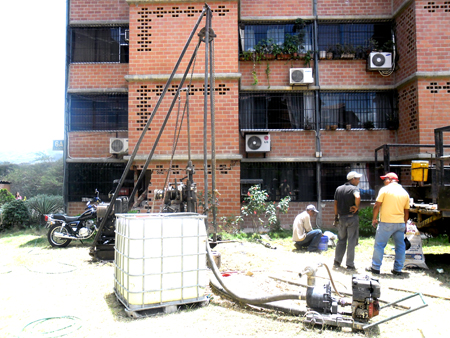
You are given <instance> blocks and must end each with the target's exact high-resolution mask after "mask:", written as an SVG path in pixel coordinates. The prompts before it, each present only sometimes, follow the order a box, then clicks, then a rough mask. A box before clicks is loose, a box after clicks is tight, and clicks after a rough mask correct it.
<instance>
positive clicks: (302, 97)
mask: <svg viewBox="0 0 450 338" xmlns="http://www.w3.org/2000/svg"><path fill="white" fill-rule="evenodd" d="M319 95H320V99H319V100H320V101H319V102H320V112H321V113H320V118H321V119H320V126H321V128H322V129H325V128H326V126H327V125H337V126H338V128H345V126H346V125H347V124H351V125H352V128H364V126H365V123H366V122H369V121H371V122H373V124H374V128H390V123H391V122H393V121H394V122H397V123H398V119H397V116H398V115H397V96H396V93H395V92H393V91H379V92H326V91H323V92H321V93H320V94H319ZM314 111H315V110H314V95H313V93H312V92H308V91H304V92H295V93H294V92H285V93H280V92H277V93H274V92H272V93H262V92H259V93H241V94H240V95H239V118H240V130H241V131H255V130H271V129H272V130H280V129H283V130H286V129H292V130H297V129H310V128H312V127H313V126H314V123H315V120H314V116H315V113H314Z"/></svg>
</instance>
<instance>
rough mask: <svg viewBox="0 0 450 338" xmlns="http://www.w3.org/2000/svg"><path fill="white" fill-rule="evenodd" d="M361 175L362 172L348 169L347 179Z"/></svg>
mask: <svg viewBox="0 0 450 338" xmlns="http://www.w3.org/2000/svg"><path fill="white" fill-rule="evenodd" d="M361 176H362V174H358V173H357V172H356V171H350V172H349V173H348V174H347V181H350V180H351V179H353V178H360V177H361Z"/></svg>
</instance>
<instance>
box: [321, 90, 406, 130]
mask: <svg viewBox="0 0 450 338" xmlns="http://www.w3.org/2000/svg"><path fill="white" fill-rule="evenodd" d="M320 110H321V111H320V116H321V121H320V127H321V128H322V129H325V128H326V126H327V125H337V126H338V128H345V126H346V125H348V124H350V125H351V127H352V128H368V127H370V126H371V128H388V129H397V128H396V127H397V124H398V108H397V96H396V94H395V92H393V91H378V92H372V91H370V92H369V91H367V92H321V93H320Z"/></svg>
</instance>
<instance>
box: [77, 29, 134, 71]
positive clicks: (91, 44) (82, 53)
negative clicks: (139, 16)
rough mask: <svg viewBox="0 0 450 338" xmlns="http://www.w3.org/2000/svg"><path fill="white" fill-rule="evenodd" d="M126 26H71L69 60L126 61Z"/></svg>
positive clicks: (127, 50)
mask: <svg viewBox="0 0 450 338" xmlns="http://www.w3.org/2000/svg"><path fill="white" fill-rule="evenodd" d="M127 30H128V27H82V28H71V34H70V38H71V39H72V41H71V46H72V48H71V51H70V53H71V55H70V62H71V63H74V62H115V63H128V61H129V47H128V40H127V37H126V33H127Z"/></svg>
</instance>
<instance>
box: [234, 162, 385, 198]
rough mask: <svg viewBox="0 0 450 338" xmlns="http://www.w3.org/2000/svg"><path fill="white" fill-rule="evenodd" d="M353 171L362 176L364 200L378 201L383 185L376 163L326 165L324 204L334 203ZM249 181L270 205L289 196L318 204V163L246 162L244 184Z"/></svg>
mask: <svg viewBox="0 0 450 338" xmlns="http://www.w3.org/2000/svg"><path fill="white" fill-rule="evenodd" d="M352 170H353V171H356V172H358V173H360V174H362V177H361V179H360V183H359V185H358V187H359V190H360V192H361V200H364V201H373V200H375V197H376V196H375V185H379V184H381V182H378V183H377V180H376V175H375V168H374V164H373V163H370V164H369V163H337V164H336V163H333V164H329V163H324V164H322V172H321V196H322V200H324V201H326V200H329V201H333V200H334V193H335V191H336V188H337V187H338V186H340V185H342V184H344V183H345V182H347V174H348V173H349V172H350V171H352ZM247 181H255V182H256V181H258V184H261V187H262V189H263V190H265V191H267V193H268V195H269V200H270V201H279V200H280V199H281V198H284V197H286V196H290V197H291V200H292V201H294V202H312V201H317V170H316V163H312V162H311V163H300V162H295V163H292V162H278V163H274V162H270V163H261V162H242V163H241V182H247ZM260 182H261V183H260ZM246 188H248V187H247V186H246Z"/></svg>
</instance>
